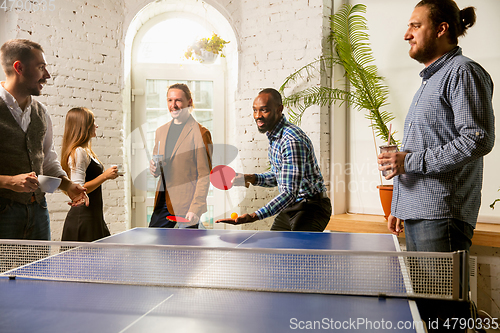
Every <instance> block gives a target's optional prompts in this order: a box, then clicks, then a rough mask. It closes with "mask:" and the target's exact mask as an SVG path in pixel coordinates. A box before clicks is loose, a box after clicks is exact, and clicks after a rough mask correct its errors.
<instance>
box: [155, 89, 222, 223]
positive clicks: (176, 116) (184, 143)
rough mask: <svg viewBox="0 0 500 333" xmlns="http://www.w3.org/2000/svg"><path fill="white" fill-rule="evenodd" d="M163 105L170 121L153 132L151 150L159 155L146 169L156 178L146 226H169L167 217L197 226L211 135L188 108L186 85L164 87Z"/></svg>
mask: <svg viewBox="0 0 500 333" xmlns="http://www.w3.org/2000/svg"><path fill="white" fill-rule="evenodd" d="M167 105H168V109H169V111H170V115H171V116H172V118H173V119H172V120H171V121H170V122H168V123H166V124H165V125H163V126H161V127H159V128H158V129H157V130H156V134H155V146H154V150H153V151H154V152H155V153H156V152H158V149H159V147H160V149H161V150H160V154H163V159H162V161H161V164H159V165H156V163H155V162H154V160H151V162H150V172H151V174H152V175H153V176H155V177H160V179H159V181H158V186H157V189H156V196H155V207H154V212H153V215H152V216H151V222H150V224H149V226H150V227H161V228H173V227H174V226H175V224H176V223H175V222H171V221H169V220H167V216H171V215H175V216H181V217H185V218H186V219H187V220H189V223H186V224H182V225H183V226H187V227H191V228H198V227H199V220H200V216H201V215H202V214H203V213H205V212H206V211H207V194H208V189H209V186H210V179H209V175H210V171H211V169H212V161H211V160H212V136H211V134H210V132H209V130H208V129H207V128H205V127H203V126H202V125H201V124H200V123H198V122H197V121H196V120H195V119H194V118H193V116H192V115H191V111H192V109H193V99H192V98H191V92H190V90H189V87H188V86H187V85H185V84H181V83H177V84H174V85H172V86H170V87H169V88H168V91H167Z"/></svg>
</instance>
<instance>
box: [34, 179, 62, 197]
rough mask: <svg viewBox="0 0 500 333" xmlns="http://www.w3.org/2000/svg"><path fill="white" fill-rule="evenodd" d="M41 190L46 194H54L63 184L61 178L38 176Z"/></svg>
mask: <svg viewBox="0 0 500 333" xmlns="http://www.w3.org/2000/svg"><path fill="white" fill-rule="evenodd" d="M38 183H39V184H40V185H39V186H40V190H42V192H45V193H54V191H55V190H57V188H58V187H59V185H60V184H61V178H58V177H51V176H45V175H38Z"/></svg>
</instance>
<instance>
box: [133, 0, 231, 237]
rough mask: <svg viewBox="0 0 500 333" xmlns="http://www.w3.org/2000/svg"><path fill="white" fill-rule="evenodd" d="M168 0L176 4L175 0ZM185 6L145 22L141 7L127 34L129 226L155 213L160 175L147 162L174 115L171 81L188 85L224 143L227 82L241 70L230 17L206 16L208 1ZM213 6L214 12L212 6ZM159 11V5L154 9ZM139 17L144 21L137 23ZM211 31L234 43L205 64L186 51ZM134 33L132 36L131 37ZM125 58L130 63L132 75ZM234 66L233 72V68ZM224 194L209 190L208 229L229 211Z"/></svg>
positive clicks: (217, 140)
mask: <svg viewBox="0 0 500 333" xmlns="http://www.w3.org/2000/svg"><path fill="white" fill-rule="evenodd" d="M188 2H189V1H188ZM169 3H170V4H172V1H170V2H169ZM179 3H180V2H179ZM160 5H161V3H160V4H158V3H152V4H150V5H148V6H146V7H150V6H160ZM182 5H183V6H179V7H178V8H176V7H172V6H170V7H168V9H169V10H166V11H164V12H163V13H159V14H157V15H154V16H153V17H151V16H150V15H149V17H150V18H149V19H148V20H147V21H144V19H141V18H140V16H141V15H140V14H141V13H143V14H144V12H145V10H142V11H141V13H139V14H138V15H137V16H136V18H135V19H134V21H135V27H134V22H132V24H131V28H130V29H132V31H129V32H128V33H127V42H126V53H127V55H128V56H129V57H130V58H129V59H128V61H127V59H126V61H125V64H126V66H125V70H126V85H127V83H128V84H129V87H130V95H129V96H127V95H128V94H127V93H125V94H124V95H125V99H128V98H130V102H129V108H130V114H129V117H127V118H128V120H127V123H128V124H126V126H125V127H126V128H128V130H127V132H128V133H127V136H128V139H129V140H127V155H128V157H129V158H128V161H129V165H128V167H129V169H130V171H131V172H130V174H131V179H129V181H130V183H129V188H130V195H131V197H130V199H131V200H130V202H131V205H130V209H131V214H130V216H131V221H130V224H129V226H130V227H138V226H147V224H148V222H149V218H150V216H151V213H152V209H153V204H154V203H153V200H154V194H155V193H154V191H155V187H156V181H157V180H156V179H154V178H153V177H151V176H150V175H149V173H148V172H147V169H148V161H149V157H150V156H151V154H152V153H153V152H152V148H153V146H154V142H153V141H154V133H155V130H156V128H158V127H159V126H161V125H163V124H165V123H166V122H168V121H169V120H170V114H169V112H168V109H167V108H166V88H167V87H168V86H169V85H171V84H173V83H177V82H181V83H186V84H188V85H189V86H190V89H191V91H192V92H193V97H194V100H195V101H194V104H195V109H194V110H193V116H194V118H195V119H196V120H197V121H199V122H200V123H202V124H203V125H204V126H205V127H207V128H208V129H209V130H210V131H211V133H212V138H213V141H214V144H224V143H225V132H226V113H227V109H228V106H230V105H231V104H232V101H230V100H229V99H228V98H227V96H234V93H232V94H231V90H234V89H235V88H233V89H227V88H226V87H227V83H228V81H232V82H234V81H235V80H236V79H235V77H236V75H237V74H236V71H235V70H234V69H235V68H237V66H235V62H236V59H237V52H236V45H235V44H236V41H235V36H234V33H233V32H232V30H231V29H229V30H228V28H227V27H229V25H228V23H227V22H226V25H227V26H226V27H225V28H224V27H222V28H221V25H220V18H216V17H214V16H213V15H209V16H205V15H203V13H204V12H205V13H206V12H207V8H208V7H207V6H208V5H207V4H206V3H200V2H193V3H192V4H191V5H193V6H198V7H199V6H202V8H201V11H200V8H198V11H196V10H192V8H191V10H190V9H189V6H187V7H186V5H189V4H187V3H186V2H184V1H183V2H182ZM181 9H182V10H181ZM210 10H211V11H214V9H213V8H210ZM158 11H159V10H158V8H157V9H156V13H158ZM196 13H197V14H196ZM219 15H220V14H219ZM220 16H221V15H220ZM207 17H210V18H211V20H216V21H217V22H218V23H217V24H216V25H218V26H214V24H212V22H211V21H210V20H209V19H207ZM139 21H141V22H144V23H141V24H139V25H138V24H137V22H139ZM130 29H129V30H130ZM217 29H219V30H221V31H219V30H217ZM134 30H135V31H134ZM212 32H215V33H217V34H219V35H220V36H221V37H223V38H224V39H225V40H229V41H230V42H231V43H233V45H232V47H228V48H226V50H225V53H226V54H227V58H220V57H219V58H218V59H217V60H216V61H215V62H214V63H213V64H201V63H199V62H195V61H193V60H187V59H186V58H185V57H184V56H183V55H184V52H185V50H186V48H187V46H188V45H190V44H191V43H192V42H194V41H195V40H197V39H199V38H201V37H209V36H211V35H212ZM130 34H133V35H134V36H133V38H132V37H131V36H130ZM231 43H230V44H228V45H231ZM127 44H128V45H127ZM127 50H129V51H127ZM129 52H130V53H129ZM127 63H128V64H129V66H130V67H129V68H130V72H129V76H128V77H127ZM231 68H232V69H233V70H232V73H229V72H230V71H231ZM233 87H235V85H234V84H233ZM126 90H127V89H126ZM124 104H125V103H124ZM125 108H127V105H125ZM127 125H128V126H127ZM217 159H218V160H217ZM213 163H214V165H218V164H222V163H224V156H221V155H220V153H219V154H217V156H216V157H214V161H213ZM221 195H222V194H221V193H220V192H217V191H210V192H209V197H208V198H207V202H208V206H209V211H208V212H207V213H206V214H204V215H203V216H202V218H201V220H202V221H203V222H204V224H205V225H206V226H207V227H209V228H210V227H212V225H213V220H214V218H215V217H220V216H222V215H223V214H224V212H225V209H226V208H225V207H224V205H223V203H224V198H223V197H221V198H219V197H218V196H221ZM216 202H217V204H215V203H216Z"/></svg>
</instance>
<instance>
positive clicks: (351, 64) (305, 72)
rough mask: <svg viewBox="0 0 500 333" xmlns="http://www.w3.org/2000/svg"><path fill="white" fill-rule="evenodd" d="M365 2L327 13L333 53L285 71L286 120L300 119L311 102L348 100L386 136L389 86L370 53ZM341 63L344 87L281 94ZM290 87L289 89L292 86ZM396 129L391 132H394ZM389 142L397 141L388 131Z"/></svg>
mask: <svg viewBox="0 0 500 333" xmlns="http://www.w3.org/2000/svg"><path fill="white" fill-rule="evenodd" d="M365 13H366V6H365V5H363V4H356V5H354V6H353V5H350V4H345V5H343V6H341V8H340V9H339V10H338V11H337V12H336V13H335V14H334V15H332V16H331V21H330V28H331V33H330V36H329V40H330V41H331V42H332V43H333V49H334V54H333V55H327V56H324V57H321V58H318V59H316V60H314V61H313V62H311V63H309V64H307V65H305V66H304V67H302V68H300V69H299V70H297V71H296V72H294V73H292V74H291V75H289V76H288V77H287V78H286V79H285V81H284V83H283V84H282V86H281V87H280V92H281V93H282V94H283V96H284V101H283V104H284V105H285V106H287V107H288V108H289V115H290V121H292V122H295V123H300V120H301V117H302V115H303V114H304V112H305V111H306V110H307V108H309V107H310V106H312V105H320V106H325V105H331V104H333V103H335V102H337V101H338V102H340V103H345V102H347V103H349V105H351V106H352V107H354V108H355V109H357V110H365V111H367V113H366V118H368V119H370V121H371V124H372V125H371V127H372V129H373V131H374V133H375V134H376V135H377V136H378V137H379V138H381V139H382V140H384V141H387V139H388V137H389V130H388V128H387V125H386V124H387V123H389V122H390V121H392V120H393V119H394V116H393V115H392V114H391V113H390V112H388V111H381V109H382V108H383V107H385V106H387V105H388V97H389V88H388V87H387V86H386V85H385V84H384V82H383V81H384V78H383V77H381V76H380V75H378V73H377V72H378V70H377V67H376V65H374V62H375V59H374V57H373V54H372V50H371V46H370V41H369V35H368V32H367V31H368V26H367V24H366V18H365V17H364V14H365ZM335 65H341V66H342V67H343V68H344V71H345V77H346V79H347V82H348V83H349V85H348V88H346V89H338V88H334V89H332V88H328V87H323V86H315V87H309V88H305V89H302V90H300V91H293V93H291V94H290V95H289V96H285V94H284V91H285V89H286V88H291V87H292V86H293V85H294V84H303V83H304V82H310V81H311V79H312V78H313V77H315V76H317V75H324V73H325V70H328V69H331V68H333V67H334V66H335ZM292 90H293V89H292ZM394 133H396V132H393V133H392V134H394ZM391 142H392V143H396V142H397V141H396V140H395V139H394V138H393V136H392V135H391Z"/></svg>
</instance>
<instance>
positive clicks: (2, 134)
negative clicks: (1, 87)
mask: <svg viewBox="0 0 500 333" xmlns="http://www.w3.org/2000/svg"><path fill="white" fill-rule="evenodd" d="M31 101H32V102H31V123H30V124H29V126H28V130H27V131H26V133H25V132H24V131H23V130H22V128H21V126H19V124H18V123H17V121H16V120H15V119H14V117H13V116H12V114H11V112H10V110H9V108H8V107H7V105H6V104H5V102H4V100H3V99H1V98H0V175H4V176H5V175H7V176H14V175H18V174H21V173H29V172H32V171H35V172H36V174H37V175H41V174H42V173H43V170H42V167H43V140H44V137H45V133H46V132H47V123H46V121H45V111H44V110H43V108H42V106H41V104H40V103H39V102H37V101H35V100H34V99H32V100H31ZM31 196H32V193H20V192H14V191H11V190H8V189H3V188H2V189H0V197H2V198H6V199H11V200H14V201H17V202H20V203H23V204H26V203H29V202H30V200H31ZM43 196H44V194H43V193H42V192H41V191H40V189H37V190H36V191H35V197H36V201H37V202H40V200H42V199H43Z"/></svg>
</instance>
